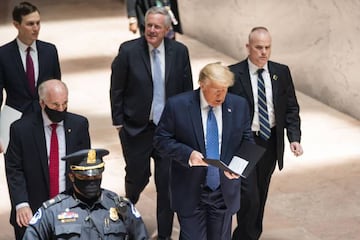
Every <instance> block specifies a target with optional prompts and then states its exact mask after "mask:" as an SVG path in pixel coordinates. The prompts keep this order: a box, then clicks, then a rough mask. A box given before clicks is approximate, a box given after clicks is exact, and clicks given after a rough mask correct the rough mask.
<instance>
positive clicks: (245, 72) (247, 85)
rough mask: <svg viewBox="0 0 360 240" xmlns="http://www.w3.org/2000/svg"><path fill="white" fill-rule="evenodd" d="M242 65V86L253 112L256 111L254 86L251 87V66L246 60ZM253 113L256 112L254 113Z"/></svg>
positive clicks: (240, 74) (240, 73) (240, 72)
mask: <svg viewBox="0 0 360 240" xmlns="http://www.w3.org/2000/svg"><path fill="white" fill-rule="evenodd" d="M242 63H243V64H241V65H240V71H239V76H240V80H241V81H240V84H242V88H243V89H244V90H245V94H246V98H247V99H248V101H249V102H250V104H251V107H252V110H254V94H253V90H252V85H251V78H250V73H249V64H248V62H247V60H244V61H243V62H242ZM252 112H254V111H252Z"/></svg>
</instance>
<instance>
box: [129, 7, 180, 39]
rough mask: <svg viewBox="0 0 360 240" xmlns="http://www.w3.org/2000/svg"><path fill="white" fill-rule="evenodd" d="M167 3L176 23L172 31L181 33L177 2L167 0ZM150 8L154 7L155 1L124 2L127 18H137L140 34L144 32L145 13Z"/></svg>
mask: <svg viewBox="0 0 360 240" xmlns="http://www.w3.org/2000/svg"><path fill="white" fill-rule="evenodd" d="M168 2H170V9H171V11H172V12H173V14H174V16H175V18H176V20H177V21H178V24H177V25H173V29H174V31H175V32H178V33H183V31H182V28H181V23H180V17H179V9H178V4H177V0H169V1H168ZM152 6H156V1H155V0H126V10H127V14H128V17H136V18H137V20H138V27H139V29H140V32H141V33H143V32H144V30H145V14H146V11H147V10H148V9H149V8H151V7H152Z"/></svg>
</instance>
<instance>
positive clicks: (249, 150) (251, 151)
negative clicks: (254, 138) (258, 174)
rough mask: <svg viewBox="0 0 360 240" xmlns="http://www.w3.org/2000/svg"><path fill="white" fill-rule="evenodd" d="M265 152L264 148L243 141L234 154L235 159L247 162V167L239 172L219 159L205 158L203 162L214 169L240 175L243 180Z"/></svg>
mask: <svg viewBox="0 0 360 240" xmlns="http://www.w3.org/2000/svg"><path fill="white" fill-rule="evenodd" d="M264 152H265V148H263V147H261V146H259V145H256V144H254V143H250V142H247V141H244V142H242V143H241V146H240V150H239V152H238V153H237V154H236V156H237V157H239V158H241V159H242V160H245V161H247V162H248V163H247V166H246V167H245V169H244V170H243V171H242V172H240V170H239V169H234V168H231V167H230V166H231V162H230V163H229V165H227V164H225V163H224V162H222V161H220V160H219V159H208V158H205V159H204V161H205V162H207V163H208V164H210V165H213V166H215V167H218V168H220V169H222V170H224V171H229V172H232V173H235V174H237V175H240V176H242V177H244V178H247V177H248V176H249V174H250V173H251V171H253V170H254V168H255V166H256V163H257V162H258V161H259V160H260V158H261V157H262V155H263V154H264ZM235 160H236V159H233V160H232V161H235Z"/></svg>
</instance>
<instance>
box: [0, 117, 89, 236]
mask: <svg viewBox="0 0 360 240" xmlns="http://www.w3.org/2000/svg"><path fill="white" fill-rule="evenodd" d="M88 128H89V124H88V120H87V119H86V118H84V117H82V116H79V115H76V114H72V113H67V114H66V117H65V119H64V131H65V144H66V154H70V153H72V152H75V151H78V150H81V149H89V148H90V136H89V132H88ZM5 169H6V178H7V183H8V188H9V194H10V200H11V215H10V223H11V224H12V225H13V226H15V225H16V226H17V223H16V210H15V206H16V205H17V204H19V203H22V202H28V203H29V205H30V208H31V210H32V211H33V213H35V212H36V210H37V209H38V208H39V207H40V206H41V204H42V203H43V202H44V201H46V200H48V199H49V189H50V187H49V164H48V154H47V148H46V139H45V133H44V124H43V118H42V115H41V112H40V111H39V112H36V113H31V114H27V115H25V116H23V117H22V118H21V119H19V120H17V121H15V122H14V123H13V124H12V125H11V127H10V142H9V146H8V150H7V152H6V154H5ZM68 170H69V169H68V168H67V171H68ZM64 174H66V177H67V173H64ZM66 179H67V183H66V186H67V188H69V187H70V186H71V183H70V182H69V179H68V178H66ZM23 230H24V229H23Z"/></svg>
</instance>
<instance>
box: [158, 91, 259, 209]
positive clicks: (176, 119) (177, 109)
mask: <svg viewBox="0 0 360 240" xmlns="http://www.w3.org/2000/svg"><path fill="white" fill-rule="evenodd" d="M199 92H200V90H199V89H198V90H195V91H190V92H187V93H184V94H180V95H178V96H175V97H173V98H170V99H169V100H168V102H167V103H166V106H165V109H164V112H163V115H162V117H161V120H160V122H159V125H158V128H157V130H156V132H155V137H154V146H155V148H156V149H157V150H158V151H159V152H160V154H161V155H162V156H163V158H168V159H169V161H171V173H170V184H171V186H170V192H171V196H170V198H171V206H172V208H173V209H174V210H175V211H178V212H181V214H182V215H187V214H191V213H193V211H194V209H195V207H196V206H197V204H198V203H199V200H200V193H201V187H202V186H203V184H204V183H205V178H206V171H207V168H206V167H189V158H190V154H191V152H192V151H193V150H196V151H199V152H201V153H202V154H203V155H204V156H206V151H205V141H204V132H203V125H202V119H201V109H200V93H199ZM222 120H223V126H222V127H223V129H222V144H221V146H222V147H221V154H220V159H221V161H223V162H225V163H227V164H228V163H229V162H230V161H231V159H232V157H233V156H234V155H236V153H237V152H238V151H239V148H240V145H241V143H242V141H250V142H253V138H252V134H251V129H250V114H249V108H248V105H247V103H246V100H245V99H243V98H241V97H239V96H235V95H232V94H227V96H226V99H225V102H224V103H223V104H222ZM220 184H221V191H222V193H223V197H224V200H225V204H226V206H227V208H228V209H229V211H230V212H231V213H235V212H236V211H237V210H239V208H240V179H236V180H230V179H228V178H227V177H226V176H225V175H224V173H223V171H220Z"/></svg>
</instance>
